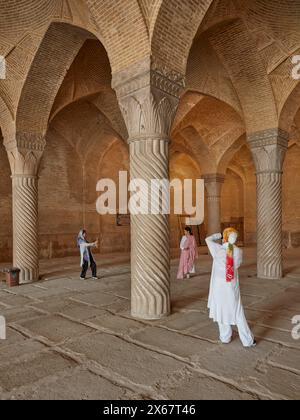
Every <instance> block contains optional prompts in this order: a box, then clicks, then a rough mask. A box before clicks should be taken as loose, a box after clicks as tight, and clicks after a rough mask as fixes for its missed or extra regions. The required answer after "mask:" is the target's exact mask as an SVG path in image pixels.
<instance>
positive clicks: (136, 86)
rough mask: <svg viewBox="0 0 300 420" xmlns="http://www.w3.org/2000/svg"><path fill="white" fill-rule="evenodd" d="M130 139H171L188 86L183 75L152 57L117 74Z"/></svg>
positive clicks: (121, 106)
mask: <svg viewBox="0 0 300 420" xmlns="http://www.w3.org/2000/svg"><path fill="white" fill-rule="evenodd" d="M112 84H113V88H114V89H115V91H116V93H117V97H118V100H119V104H120V108H121V111H122V114H123V117H124V119H125V123H126V125H127V129H128V133H129V137H130V142H133V141H137V140H139V141H140V140H143V139H144V140H145V139H151V138H155V139H169V136H170V131H171V127H172V124H173V120H174V118H175V114H176V110H177V107H178V104H179V99H180V95H181V92H182V91H183V89H184V87H185V78H184V76H183V75H181V74H179V73H177V72H175V71H172V70H171V69H167V68H166V67H165V66H163V65H160V64H159V63H158V62H157V61H155V60H154V59H153V58H151V59H150V58H149V59H146V60H143V61H141V62H140V63H137V64H135V65H134V66H132V67H129V68H127V69H126V70H123V71H121V72H119V73H116V74H114V75H113V82H112Z"/></svg>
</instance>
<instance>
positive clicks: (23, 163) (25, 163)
mask: <svg viewBox="0 0 300 420" xmlns="http://www.w3.org/2000/svg"><path fill="white" fill-rule="evenodd" d="M45 146H46V141H45V137H44V136H43V135H40V134H30V133H18V134H17V135H16V136H15V137H14V138H13V139H12V140H10V141H6V142H5V147H6V150H7V155H8V159H9V163H10V167H11V171H12V175H32V176H36V175H37V173H38V169H39V165H40V161H41V158H42V155H43V152H44V149H45Z"/></svg>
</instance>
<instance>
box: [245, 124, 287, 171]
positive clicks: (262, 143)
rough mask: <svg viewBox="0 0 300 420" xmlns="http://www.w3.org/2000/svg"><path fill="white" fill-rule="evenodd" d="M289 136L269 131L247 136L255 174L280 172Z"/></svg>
mask: <svg viewBox="0 0 300 420" xmlns="http://www.w3.org/2000/svg"><path fill="white" fill-rule="evenodd" d="M288 141H289V134H288V133H286V132H285V131H282V130H280V129H277V128H276V129H269V130H265V131H261V132H258V133H253V134H250V135H248V143H249V145H250V148H251V151H252V155H253V158H254V162H255V166H256V171H257V173H258V174H259V173H268V172H282V165H283V162H284V158H285V155H286V151H287V149H288Z"/></svg>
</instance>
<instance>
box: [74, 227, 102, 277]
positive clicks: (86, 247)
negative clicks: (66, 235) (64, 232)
mask: <svg viewBox="0 0 300 420" xmlns="http://www.w3.org/2000/svg"><path fill="white" fill-rule="evenodd" d="M86 235H87V234H86V230H84V229H82V230H81V231H80V232H79V234H78V238H77V245H78V247H79V248H80V267H81V268H82V272H81V275H80V278H81V279H82V280H84V279H85V276H86V273H87V270H88V267H89V265H90V267H91V270H92V276H93V279H94V280H97V279H98V277H97V265H96V263H95V260H94V258H93V254H92V251H91V248H96V247H97V246H98V241H95V242H92V243H89V242H88V241H87V239H86Z"/></svg>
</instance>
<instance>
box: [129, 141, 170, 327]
mask: <svg viewBox="0 0 300 420" xmlns="http://www.w3.org/2000/svg"><path fill="white" fill-rule="evenodd" d="M130 165H131V178H132V179H143V180H144V181H146V182H147V184H148V187H149V188H150V184H151V180H152V179H168V172H169V171H168V166H169V162H168V141H165V140H161V139H150V140H147V139H146V140H144V141H141V140H139V141H133V142H131V144H130ZM144 193H145V194H146V193H147V191H144ZM153 198H154V197H153ZM157 199H158V197H156V198H155V200H157ZM148 204H149V206H150V205H151V203H150V202H149V203H148ZM131 234H132V248H131V253H132V272H131V312H132V316H134V317H137V318H146V319H159V318H161V317H164V316H167V315H169V313H170V252H169V248H170V243H169V217H168V215H162V214H159V215H152V214H149V215H131Z"/></svg>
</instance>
